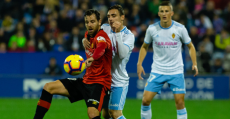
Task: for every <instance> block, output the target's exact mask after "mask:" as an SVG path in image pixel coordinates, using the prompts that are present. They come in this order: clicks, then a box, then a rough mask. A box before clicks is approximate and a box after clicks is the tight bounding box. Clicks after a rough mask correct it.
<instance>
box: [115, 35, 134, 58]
mask: <svg viewBox="0 0 230 119" xmlns="http://www.w3.org/2000/svg"><path fill="white" fill-rule="evenodd" d="M115 35H116V40H117V45H118V56H119V57H120V58H121V59H124V58H125V57H126V56H127V55H128V53H129V51H130V47H129V46H128V45H127V44H125V43H124V42H123V41H122V36H121V32H118V33H116V34H115ZM130 37H131V36H130ZM130 37H125V38H126V40H129V39H128V38H130ZM133 39H134V37H133Z"/></svg>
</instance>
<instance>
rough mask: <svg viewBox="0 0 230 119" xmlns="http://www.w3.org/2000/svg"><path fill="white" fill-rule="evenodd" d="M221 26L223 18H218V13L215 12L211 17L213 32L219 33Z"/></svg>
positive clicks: (222, 25)
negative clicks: (212, 17)
mask: <svg viewBox="0 0 230 119" xmlns="http://www.w3.org/2000/svg"><path fill="white" fill-rule="evenodd" d="M223 27H224V20H223V19H222V18H220V17H219V15H218V14H215V15H214V19H213V28H214V29H215V33H217V34H219V33H220V32H221V30H222V29H223Z"/></svg>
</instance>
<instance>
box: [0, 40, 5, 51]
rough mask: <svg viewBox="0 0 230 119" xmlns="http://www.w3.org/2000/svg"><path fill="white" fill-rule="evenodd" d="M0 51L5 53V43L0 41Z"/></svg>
mask: <svg viewBox="0 0 230 119" xmlns="http://www.w3.org/2000/svg"><path fill="white" fill-rule="evenodd" d="M0 53H6V43H4V42H1V43H0Z"/></svg>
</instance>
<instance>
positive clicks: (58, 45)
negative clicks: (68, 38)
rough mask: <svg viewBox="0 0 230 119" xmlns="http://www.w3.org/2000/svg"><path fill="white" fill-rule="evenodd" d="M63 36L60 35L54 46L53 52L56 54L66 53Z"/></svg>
mask: <svg viewBox="0 0 230 119" xmlns="http://www.w3.org/2000/svg"><path fill="white" fill-rule="evenodd" d="M63 42H64V41H63V36H62V34H59V35H58V37H57V39H56V41H55V44H54V45H53V48H52V50H53V51H55V52H63V51H65V49H64V43H63Z"/></svg>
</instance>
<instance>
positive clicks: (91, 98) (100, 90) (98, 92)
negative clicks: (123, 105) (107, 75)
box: [83, 83, 109, 112]
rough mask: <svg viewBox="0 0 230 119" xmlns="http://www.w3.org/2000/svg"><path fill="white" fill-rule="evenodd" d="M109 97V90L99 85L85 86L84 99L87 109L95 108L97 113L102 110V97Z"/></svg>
mask: <svg viewBox="0 0 230 119" xmlns="http://www.w3.org/2000/svg"><path fill="white" fill-rule="evenodd" d="M106 95H109V90H108V89H107V88H106V87H105V86H103V85H101V84H96V83H95V84H86V85H85V93H84V95H83V96H84V99H85V102H86V105H87V107H95V108H96V109H97V110H98V111H99V112H101V110H102V106H103V101H104V97H105V96H106Z"/></svg>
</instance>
